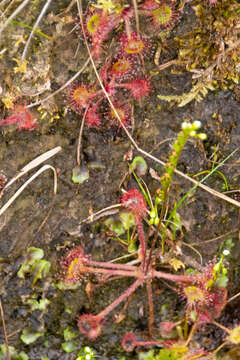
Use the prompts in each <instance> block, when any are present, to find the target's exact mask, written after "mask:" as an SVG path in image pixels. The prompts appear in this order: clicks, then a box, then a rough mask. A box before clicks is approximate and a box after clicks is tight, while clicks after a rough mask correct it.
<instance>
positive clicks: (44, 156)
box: [0, 146, 62, 197]
mask: <svg viewBox="0 0 240 360" xmlns="http://www.w3.org/2000/svg"><path fill="white" fill-rule="evenodd" d="M61 150H62V148H61V146H57V147H55V148H54V149H52V150H49V151H47V152H45V153H44V154H42V155H39V156H38V157H36V159H34V160H32V161H30V163H28V164H27V165H26V166H24V167H23V168H22V169H21V170H20V171H19V173H17V175H16V176H14V177H13V178H12V179H11V180H10V181H9V182H8V183H7V184H6V185H5V187H4V188H3V189H2V191H1V193H0V197H1V196H2V195H3V192H4V191H5V190H6V189H7V188H9V186H11V185H12V184H13V183H14V182H15V181H16V180H18V179H20V178H21V177H22V176H23V175H25V174H26V173H27V172H28V171H30V170H32V169H34V168H35V167H37V166H38V165H40V164H42V163H43V162H44V161H46V160H48V159H50V158H51V157H52V156H55V155H56V154H57V153H58V152H59V151H61Z"/></svg>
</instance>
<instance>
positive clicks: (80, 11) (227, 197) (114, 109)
mask: <svg viewBox="0 0 240 360" xmlns="http://www.w3.org/2000/svg"><path fill="white" fill-rule="evenodd" d="M77 5H78V12H79V17H80V23H81V27H82V32H83V36H84V40H85V45H86V47H87V51H88V54H89V58H90V61H91V63H92V66H93V70H94V72H95V75H96V77H97V79H98V81H99V84H100V86H101V88H102V90H103V93H104V95H105V96H106V98H107V100H108V102H109V104H110V106H111V108H112V110H113V112H114V114H115V116H116V118H117V119H118V121H119V123H120V124H121V127H122V128H123V130H124V131H125V133H126V135H127V136H128V138H129V140H130V141H131V143H132V144H133V146H134V147H135V149H136V150H137V151H138V152H140V153H141V154H143V155H144V156H146V157H147V158H149V159H151V160H153V161H155V162H157V163H158V164H160V165H162V166H164V167H165V166H166V163H165V162H164V161H162V160H160V159H158V158H156V157H155V156H153V155H151V154H149V153H148V152H147V151H145V150H143V149H141V148H140V147H139V146H138V145H137V143H136V142H135V140H134V139H133V137H132V136H131V134H130V132H129V131H128V130H127V128H126V126H125V125H124V124H123V122H122V120H121V118H120V116H119V114H118V112H117V110H116V108H115V106H114V105H113V103H112V100H111V99H110V97H109V95H108V93H107V91H106V89H105V87H104V85H103V82H102V80H101V78H100V76H99V73H98V71H97V69H96V65H95V63H94V60H93V57H92V54H91V51H90V48H89V45H88V42H87V37H86V33H85V29H84V24H83V14H82V0H77ZM238 150H239V149H236V150H235V152H236V151H238ZM233 153H234V152H233ZM233 153H232V154H233ZM175 173H176V174H178V175H180V176H181V177H183V178H184V179H186V180H188V181H190V182H192V183H193V184H195V186H196V187H200V188H201V189H203V190H205V191H207V192H208V193H210V194H212V195H213V196H216V197H218V198H220V199H222V200H225V201H227V202H229V203H231V204H232V205H235V206H237V207H240V202H238V201H236V200H234V199H232V198H230V197H229V196H226V195H224V194H221V193H220V192H218V191H216V190H213V189H211V188H210V187H208V186H207V185H204V184H202V183H201V182H199V181H196V180H194V179H192V178H191V177H190V176H188V175H186V174H184V173H182V172H181V171H179V170H175Z"/></svg>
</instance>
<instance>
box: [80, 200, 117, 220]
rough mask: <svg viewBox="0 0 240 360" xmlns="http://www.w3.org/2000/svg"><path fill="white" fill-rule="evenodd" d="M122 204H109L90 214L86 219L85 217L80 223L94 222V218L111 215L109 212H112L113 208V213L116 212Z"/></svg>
mask: <svg viewBox="0 0 240 360" xmlns="http://www.w3.org/2000/svg"><path fill="white" fill-rule="evenodd" d="M121 206H122V205H121V204H114V205H111V206H108V207H106V208H104V209H102V210H99V211H97V212H96V213H94V214H92V215H90V216H88V217H87V218H86V219H83V220H82V221H81V222H80V224H83V223H88V222H93V221H94V220H98V219H99V218H100V217H103V216H106V215H109V213H110V212H111V210H113V212H111V214H115V213H116V212H118V209H119V208H120V207H121Z"/></svg>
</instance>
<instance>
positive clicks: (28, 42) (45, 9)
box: [21, 0, 52, 62]
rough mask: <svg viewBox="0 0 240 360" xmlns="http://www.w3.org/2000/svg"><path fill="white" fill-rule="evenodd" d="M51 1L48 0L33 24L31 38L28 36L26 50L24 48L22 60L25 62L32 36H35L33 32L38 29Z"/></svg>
mask: <svg viewBox="0 0 240 360" xmlns="http://www.w3.org/2000/svg"><path fill="white" fill-rule="evenodd" d="M51 1H52V0H47V1H46V3H45V5H44V7H43V8H42V11H41V12H40V14H39V16H38V18H37V21H36V22H35V24H34V26H33V28H32V31H31V33H30V35H29V38H28V40H27V42H26V45H25V47H24V50H23V53H22V57H21V62H23V61H24V60H25V57H26V54H27V51H28V47H29V45H30V42H31V39H32V37H33V34H34V32H35V30H36V29H37V27H38V25H39V23H40V21H41V20H42V18H43V16H44V14H45V12H46V11H47V8H48V6H49V5H50V3H51Z"/></svg>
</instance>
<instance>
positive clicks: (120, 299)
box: [97, 278, 144, 319]
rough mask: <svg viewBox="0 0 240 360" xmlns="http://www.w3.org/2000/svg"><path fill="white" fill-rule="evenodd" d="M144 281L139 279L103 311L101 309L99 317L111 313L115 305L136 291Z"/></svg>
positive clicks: (102, 317)
mask: <svg viewBox="0 0 240 360" xmlns="http://www.w3.org/2000/svg"><path fill="white" fill-rule="evenodd" d="M143 282H144V279H143V278H140V279H137V280H136V281H135V282H134V283H133V284H132V285H131V286H130V287H129V288H128V289H127V290H125V291H124V292H123V293H122V295H120V296H119V297H118V298H117V299H116V300H114V301H113V302H112V303H111V304H110V305H109V306H107V307H106V308H105V309H104V310H103V311H101V312H100V313H99V314H98V315H97V317H98V318H100V319H104V318H105V317H106V316H107V314H108V313H110V312H111V311H112V310H113V309H115V307H117V306H118V305H119V304H120V303H121V302H123V301H124V300H125V299H126V298H128V297H129V296H130V295H131V294H132V293H134V291H135V290H136V289H137V288H138V287H139V286H140V285H142V284H143Z"/></svg>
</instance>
